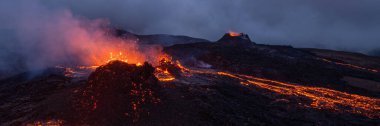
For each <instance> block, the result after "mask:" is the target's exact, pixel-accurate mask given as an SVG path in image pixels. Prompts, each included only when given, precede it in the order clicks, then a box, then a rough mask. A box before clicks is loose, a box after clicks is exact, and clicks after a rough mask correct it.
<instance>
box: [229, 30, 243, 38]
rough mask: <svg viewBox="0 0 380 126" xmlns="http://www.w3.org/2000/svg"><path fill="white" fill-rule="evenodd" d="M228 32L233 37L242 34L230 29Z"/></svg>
mask: <svg viewBox="0 0 380 126" xmlns="http://www.w3.org/2000/svg"><path fill="white" fill-rule="evenodd" d="M228 34H229V35H230V36H232V37H235V36H240V35H241V34H240V33H237V32H233V31H229V32H228Z"/></svg>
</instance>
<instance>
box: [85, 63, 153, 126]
mask: <svg viewBox="0 0 380 126" xmlns="http://www.w3.org/2000/svg"><path fill="white" fill-rule="evenodd" d="M153 72H154V68H153V67H152V66H151V65H150V64H148V63H144V64H143V65H138V66H137V65H135V64H128V63H126V62H123V61H118V60H114V61H110V62H109V63H107V64H105V65H102V66H100V67H98V68H96V70H95V71H94V72H93V73H91V75H90V76H89V78H88V81H87V84H86V86H85V87H84V89H83V90H82V93H81V94H82V95H81V96H80V97H79V103H78V104H80V107H79V108H80V110H79V113H81V114H83V115H82V116H83V118H84V119H86V122H90V123H92V125H94V124H96V125H99V123H100V124H102V125H119V124H123V123H124V124H125V123H128V122H129V123H132V122H136V121H138V120H139V118H142V117H146V116H148V115H149V109H150V108H152V107H154V106H155V104H158V103H159V102H160V98H159V95H158V93H159V90H160V86H159V85H158V80H157V78H156V77H155V76H154V74H153ZM104 115H107V116H104Z"/></svg>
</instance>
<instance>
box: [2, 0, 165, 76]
mask: <svg viewBox="0 0 380 126" xmlns="http://www.w3.org/2000/svg"><path fill="white" fill-rule="evenodd" d="M10 4H12V3H10ZM1 5H4V4H1ZM8 5H9V3H8ZM17 6H19V8H18V9H20V10H19V11H21V12H22V13H20V14H19V15H7V16H10V17H9V18H11V19H10V20H9V21H13V22H8V23H9V24H10V25H11V26H10V27H9V30H8V31H7V32H10V33H8V34H10V36H8V41H5V40H6V39H4V40H3V42H1V43H0V44H1V51H0V54H1V57H0V60H1V61H0V71H2V72H4V71H11V72H21V71H25V70H39V69H43V68H46V67H52V66H55V65H66V64H69V65H70V64H79V65H102V64H104V63H105V62H106V61H107V60H108V58H109V56H110V53H111V52H113V54H114V55H123V56H124V57H127V58H128V62H129V63H138V62H141V63H142V62H144V61H147V60H152V59H153V58H151V57H156V56H157V55H159V54H160V52H159V51H160V50H159V49H157V48H148V49H144V51H145V52H144V53H142V52H141V51H140V47H139V45H137V43H136V41H133V40H125V39H121V38H116V37H114V36H113V35H109V34H110V33H109V31H108V30H109V29H108V28H109V27H110V26H109V22H108V21H107V20H106V19H91V20H90V19H86V18H83V17H78V16H74V15H73V14H72V13H71V11H70V10H67V9H55V10H50V9H48V8H46V7H45V6H42V5H41V4H40V3H38V2H33V1H23V2H22V3H21V4H17ZM12 35H13V38H12ZM152 51H153V52H152ZM119 52H121V53H122V54H121V53H120V54H119ZM146 54H149V55H146ZM111 55H112V54H111Z"/></svg>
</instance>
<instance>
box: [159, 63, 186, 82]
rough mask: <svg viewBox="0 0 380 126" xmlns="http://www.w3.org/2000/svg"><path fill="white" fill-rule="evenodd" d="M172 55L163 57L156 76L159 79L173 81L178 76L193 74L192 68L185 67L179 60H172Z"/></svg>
mask: <svg viewBox="0 0 380 126" xmlns="http://www.w3.org/2000/svg"><path fill="white" fill-rule="evenodd" d="M171 60H172V59H171V58H170V57H163V58H162V59H161V61H160V65H159V66H157V67H156V71H155V76H156V77H157V78H158V80H159V81H173V80H175V79H176V77H181V76H191V73H190V69H188V68H186V67H184V66H183V65H182V64H181V63H180V62H179V61H176V62H172V61H171Z"/></svg>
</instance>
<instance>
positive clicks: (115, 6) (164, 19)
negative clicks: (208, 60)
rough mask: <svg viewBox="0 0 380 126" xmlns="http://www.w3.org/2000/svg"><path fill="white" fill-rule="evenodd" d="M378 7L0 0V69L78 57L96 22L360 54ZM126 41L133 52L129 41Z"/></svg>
mask: <svg viewBox="0 0 380 126" xmlns="http://www.w3.org/2000/svg"><path fill="white" fill-rule="evenodd" d="M379 4H380V2H379V1H374V0H360V1H358V0H333V1H331V0H317V1H316V0H286V1H272V0H234V1H231V0H210V1H205V0H192V1H174V0H155V1H150V0H113V1H108V0H81V1H72V0H55V1H42V0H40V1H39V0H36V1H32V0H18V1H14V0H2V1H0V33H1V34H0V71H6V70H15V69H25V68H42V67H46V66H49V65H53V64H57V63H69V62H73V61H76V59H77V58H80V59H82V58H83V57H85V56H86V55H87V54H89V53H93V52H91V51H90V52H86V51H85V50H88V49H89V48H92V44H93V43H102V44H104V43H103V41H104V40H105V39H106V40H107V41H109V38H106V37H104V36H103V34H102V32H103V31H102V27H103V26H107V25H109V24H111V25H112V26H117V27H121V28H125V29H127V30H130V31H132V32H136V33H140V34H152V33H153V34H156V33H166V34H181V35H188V36H193V37H200V38H206V39H210V40H217V39H218V38H219V37H220V36H221V35H222V34H223V33H224V32H226V31H228V30H233V31H237V32H245V33H247V34H249V35H250V36H251V38H252V39H253V40H254V41H256V42H258V43H264V44H285V45H293V46H296V47H317V48H330V49H339V50H350V51H359V52H368V51H370V50H373V49H375V48H380V45H379V44H378V42H379V40H380V36H379V35H378V33H380V25H379V22H380V15H379V14H378V12H380V8H379V7H378V5H379ZM108 21H109V22H108ZM111 40H112V41H113V42H116V43H118V42H119V41H120V40H117V39H113V38H111ZM127 44H130V45H126V46H128V47H131V48H132V49H131V50H135V48H136V45H134V44H133V42H131V43H127ZM92 51H95V50H92ZM136 52H137V53H138V51H136ZM77 54H82V55H77ZM95 54H96V53H95ZM138 55H140V54H138ZM19 66H24V67H25V68H23V67H21V68H20V67H19Z"/></svg>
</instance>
